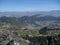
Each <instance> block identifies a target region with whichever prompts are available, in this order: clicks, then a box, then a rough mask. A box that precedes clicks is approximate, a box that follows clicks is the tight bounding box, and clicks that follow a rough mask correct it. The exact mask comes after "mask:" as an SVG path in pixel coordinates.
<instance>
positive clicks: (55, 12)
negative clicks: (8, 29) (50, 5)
mask: <svg viewBox="0 0 60 45" xmlns="http://www.w3.org/2000/svg"><path fill="white" fill-rule="evenodd" d="M36 14H40V15H42V16H46V15H50V16H60V10H52V11H33V12H0V17H1V16H11V17H14V16H15V17H21V16H32V15H36Z"/></svg>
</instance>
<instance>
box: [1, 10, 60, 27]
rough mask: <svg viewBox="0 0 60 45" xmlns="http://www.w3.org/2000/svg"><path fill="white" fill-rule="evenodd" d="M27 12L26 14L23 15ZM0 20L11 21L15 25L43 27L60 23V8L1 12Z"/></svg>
mask: <svg viewBox="0 0 60 45" xmlns="http://www.w3.org/2000/svg"><path fill="white" fill-rule="evenodd" d="M23 14H25V16H21V15H23ZM28 15H29V16H28ZM0 22H2V23H3V22H4V23H10V24H11V25H14V26H15V27H19V28H20V27H25V28H32V27H33V28H34V27H43V26H47V25H52V24H55V23H58V24H60V10H54V11H50V12H29V13H27V12H23V13H21V12H0Z"/></svg>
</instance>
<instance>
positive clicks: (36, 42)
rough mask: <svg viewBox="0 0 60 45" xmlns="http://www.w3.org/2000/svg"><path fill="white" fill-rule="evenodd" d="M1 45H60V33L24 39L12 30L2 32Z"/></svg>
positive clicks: (0, 35) (0, 33)
mask: <svg viewBox="0 0 60 45" xmlns="http://www.w3.org/2000/svg"><path fill="white" fill-rule="evenodd" d="M0 45H60V34H58V35H53V36H51V35H50V36H49V35H47V36H44V35H43V36H39V37H28V38H27V39H23V38H21V37H19V36H18V35H17V33H16V32H15V33H12V32H10V31H3V32H0Z"/></svg>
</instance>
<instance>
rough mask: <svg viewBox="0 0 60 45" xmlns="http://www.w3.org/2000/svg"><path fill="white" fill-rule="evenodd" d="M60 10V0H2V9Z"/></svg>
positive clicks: (0, 7)
mask: <svg viewBox="0 0 60 45" xmlns="http://www.w3.org/2000/svg"><path fill="white" fill-rule="evenodd" d="M50 10H60V0H0V11H50Z"/></svg>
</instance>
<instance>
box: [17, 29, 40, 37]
mask: <svg viewBox="0 0 60 45" xmlns="http://www.w3.org/2000/svg"><path fill="white" fill-rule="evenodd" d="M16 32H17V33H18V34H20V36H21V37H26V36H33V37H36V36H39V35H40V34H39V30H34V29H33V30H17V31H16Z"/></svg>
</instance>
